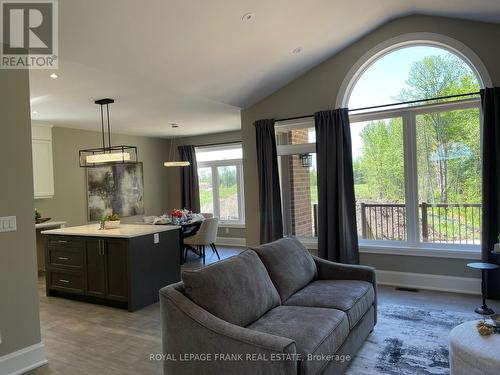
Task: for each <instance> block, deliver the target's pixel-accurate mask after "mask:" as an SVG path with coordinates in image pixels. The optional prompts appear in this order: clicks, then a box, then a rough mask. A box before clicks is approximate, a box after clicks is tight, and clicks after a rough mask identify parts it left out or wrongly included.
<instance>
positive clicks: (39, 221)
mask: <svg viewBox="0 0 500 375" xmlns="http://www.w3.org/2000/svg"><path fill="white" fill-rule="evenodd" d="M50 219H51V218H50V217H41V218H39V219H36V220H35V224H43V223H46V222H47V221H49V220H50Z"/></svg>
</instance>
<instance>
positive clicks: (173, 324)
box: [160, 287, 297, 374]
mask: <svg viewBox="0 0 500 375" xmlns="http://www.w3.org/2000/svg"><path fill="white" fill-rule="evenodd" d="M160 309H161V323H162V342H163V354H164V355H165V356H166V357H165V358H169V357H168V356H170V359H171V358H175V359H176V360H165V361H164V362H163V369H164V374H198V373H200V374H201V373H203V374H270V373H273V374H274V373H276V374H296V372H297V362H296V360H297V358H296V347H295V341H293V340H291V339H288V338H285V337H279V336H274V335H270V334H267V333H263V332H258V331H253V330H250V329H247V328H244V327H240V326H237V325H234V324H231V323H228V322H226V321H223V320H222V319H219V318H217V317H216V316H214V315H212V314H211V313H209V312H208V311H206V310H204V309H203V308H201V307H200V306H198V305H197V304H195V303H194V302H193V301H191V300H190V299H189V298H187V297H186V296H185V295H183V294H182V293H180V292H179V291H177V290H176V289H174V288H172V287H165V288H163V289H161V290H160ZM185 355H190V356H192V355H201V356H206V357H205V358H202V359H199V358H188V359H186V358H184V360H182V361H181V360H179V359H180V357H182V356H185ZM189 359H191V360H189Z"/></svg>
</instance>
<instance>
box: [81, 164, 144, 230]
mask: <svg viewBox="0 0 500 375" xmlns="http://www.w3.org/2000/svg"><path fill="white" fill-rule="evenodd" d="M87 202H88V217H89V221H98V220H100V219H101V218H102V217H103V216H106V215H111V214H117V215H118V216H120V217H126V216H135V215H143V214H144V179H143V173H142V163H136V164H117V165H108V166H102V167H96V168H89V169H87Z"/></svg>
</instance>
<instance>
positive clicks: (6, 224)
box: [0, 216, 17, 232]
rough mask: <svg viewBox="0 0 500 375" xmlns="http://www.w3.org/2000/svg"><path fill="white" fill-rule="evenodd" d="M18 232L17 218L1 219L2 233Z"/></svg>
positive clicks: (0, 229) (0, 230)
mask: <svg viewBox="0 0 500 375" xmlns="http://www.w3.org/2000/svg"><path fill="white" fill-rule="evenodd" d="M16 230H17V218H16V217H15V216H4V217H0V232H15V231H16Z"/></svg>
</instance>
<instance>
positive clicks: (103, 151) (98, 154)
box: [79, 99, 137, 168]
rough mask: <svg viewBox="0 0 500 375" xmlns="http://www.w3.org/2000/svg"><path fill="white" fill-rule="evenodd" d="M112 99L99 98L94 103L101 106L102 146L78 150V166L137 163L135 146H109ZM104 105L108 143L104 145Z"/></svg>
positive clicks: (91, 166) (90, 166) (89, 166)
mask: <svg viewBox="0 0 500 375" xmlns="http://www.w3.org/2000/svg"><path fill="white" fill-rule="evenodd" d="M114 102H115V101H114V99H99V100H96V101H95V102H94V103H95V104H98V105H99V106H100V107H101V132H102V147H99V148H89V149H85V150H80V151H79V155H80V167H82V168H93V167H100V166H105V165H115V164H135V163H137V147H135V146H111V126H110V123H109V105H110V104H113V103H114ZM104 106H106V119H107V125H108V137H107V138H108V139H107V141H108V144H107V145H106V133H105V131H104Z"/></svg>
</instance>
